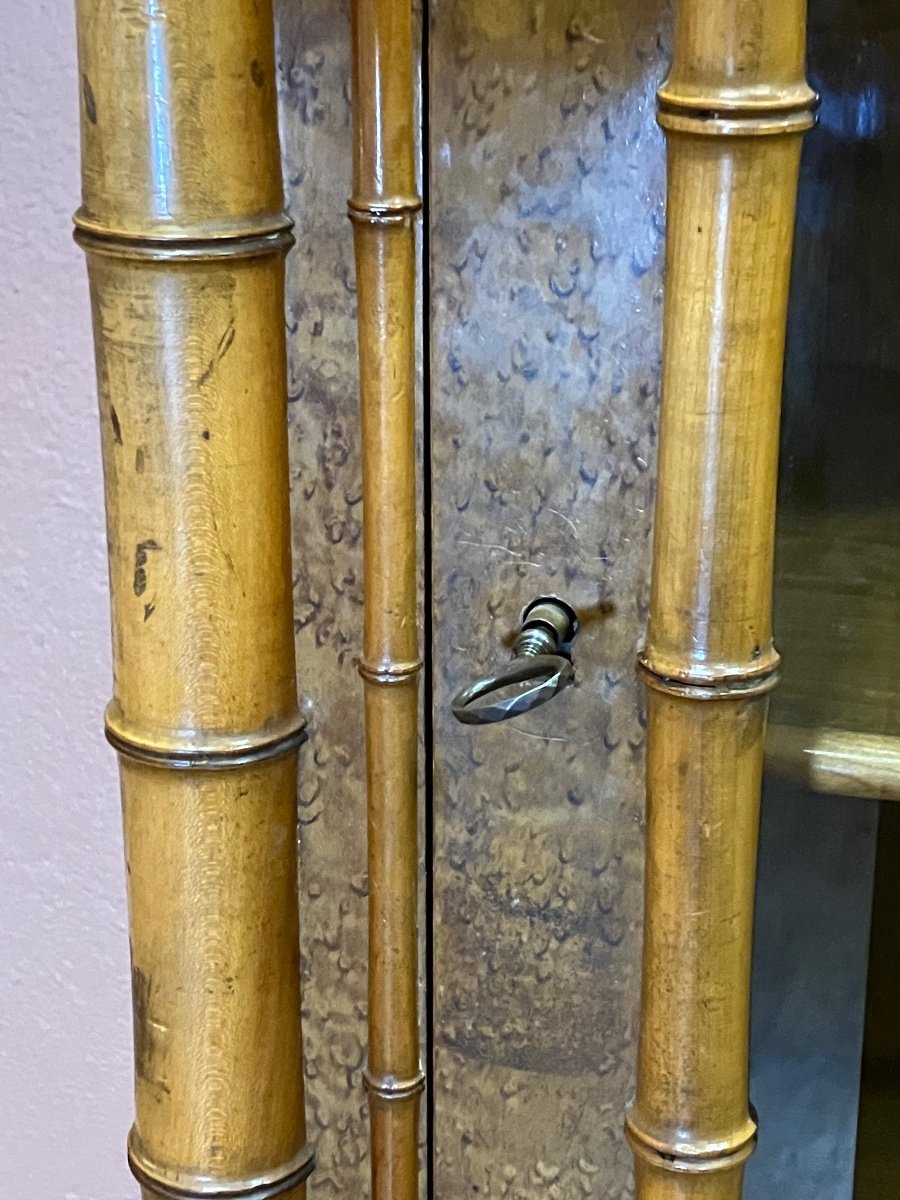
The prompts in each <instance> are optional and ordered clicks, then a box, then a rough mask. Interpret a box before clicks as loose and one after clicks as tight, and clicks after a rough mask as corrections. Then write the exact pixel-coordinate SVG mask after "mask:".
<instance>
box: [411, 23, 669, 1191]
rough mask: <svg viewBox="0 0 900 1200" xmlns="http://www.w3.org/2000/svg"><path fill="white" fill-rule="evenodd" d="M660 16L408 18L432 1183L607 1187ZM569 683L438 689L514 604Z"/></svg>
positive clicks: (629, 886)
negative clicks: (419, 333) (429, 558)
mask: <svg viewBox="0 0 900 1200" xmlns="http://www.w3.org/2000/svg"><path fill="white" fill-rule="evenodd" d="M667 37H668V14H667V9H666V8H665V6H664V5H661V4H659V3H656V2H649V3H645V4H641V5H637V4H634V3H631V2H627V0H614V2H608V0H607V2H601V3H596V2H592V3H573V2H572V0H560V2H558V3H554V4H549V3H536V2H528V3H522V2H521V0H497V2H495V3H493V4H489V5H486V4H483V3H475V2H474V0H454V2H452V3H447V2H446V0H434V2H433V3H432V5H431V43H430V79H431V84H430V88H431V95H430V108H431V146H430V156H431V212H430V222H431V270H432V345H431V371H432V426H433V427H432V464H433V471H434V503H433V530H434V561H433V588H434V670H435V739H434V742H435V766H434V771H435V774H434V781H435V783H434V828H435V846H434V864H435V865H434V872H435V875H434V896H435V920H434V955H435V965H434V977H435V995H434V1027H435V1107H436V1116H435V1168H436V1175H435V1195H436V1196H437V1197H440V1200H460V1198H462V1197H467V1196H481V1197H492V1198H496V1197H508V1198H509V1200H532V1198H533V1197H534V1196H536V1195H542V1196H546V1197H550V1198H551V1200H553V1198H558V1200H573V1198H574V1197H577V1196H592V1197H598V1196H603V1197H604V1198H605V1200H619V1198H620V1197H625V1196H628V1195H630V1194H631V1193H630V1187H631V1185H630V1175H631V1155H630V1153H629V1151H628V1149H627V1147H626V1144H625V1140H624V1136H623V1133H622V1121H623V1113H624V1108H625V1104H626V1101H627V1099H628V1097H629V1094H630V1092H631V1089H632V1086H633V1070H634V1049H635V1036H636V1031H637V1008H638V999H639V978H640V970H639V969H640V944H641V888H642V854H643V849H642V814H643V746H644V726H643V716H642V714H643V700H642V696H641V692H640V688H639V685H638V682H637V680H636V678H635V672H634V658H635V650H636V647H637V644H638V641H639V638H640V636H641V634H642V631H643V627H644V622H645V616H646V605H647V599H648V577H649V567H650V553H651V544H650V531H651V517H652V503H653V479H654V467H655V456H656V415H657V405H658V395H657V393H658V381H659V358H660V336H661V287H662V265H663V242H664V231H663V194H664V147H663V141H662V137H661V135H660V133H659V132H658V130H657V128H656V126H655V122H654V92H655V89H656V86H657V85H658V83H659V81H660V79H661V77H662V75H663V73H664V70H665V63H666V60H667V53H668V52H667V47H666V45H665V44H663V43H664V42H665V39H667ZM547 591H550V592H556V593H558V594H560V595H562V596H563V597H564V598H566V599H567V600H569V601H570V603H572V604H573V605H574V606H575V607H576V609H577V610H578V612H579V613H580V615H581V617H582V632H581V633H580V635H579V637H578V640H577V642H576V646H575V663H576V668H577V674H578V685H577V687H576V688H574V689H572V690H570V691H569V692H567V693H564V694H562V695H561V696H560V697H558V698H557V699H556V700H554V701H553V702H552V703H551V704H549V705H547V706H546V707H545V708H542V709H541V710H540V711H538V712H535V713H534V714H532V715H531V716H530V717H526V718H520V719H518V720H517V721H515V722H513V723H511V724H506V725H501V726H495V727H492V728H474V729H472V728H468V727H463V726H461V725H458V724H456V723H455V722H454V720H453V718H452V716H451V714H450V700H451V697H452V695H453V694H454V692H455V691H456V690H457V689H458V688H459V687H461V686H463V685H464V684H466V683H468V682H471V681H473V680H474V679H476V678H478V677H480V676H481V675H483V674H485V672H487V671H489V670H491V669H492V668H493V667H494V666H495V665H496V664H498V663H499V662H502V661H503V660H504V659H505V658H506V657H507V656H508V654H509V642H510V638H511V636H512V634H513V631H514V629H515V627H516V622H517V617H518V614H519V611H520V609H521V607H522V606H523V604H525V603H526V602H527V601H529V600H531V599H532V598H533V597H535V596H537V595H540V594H541V593H543V592H547Z"/></svg>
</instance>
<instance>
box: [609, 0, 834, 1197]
mask: <svg viewBox="0 0 900 1200" xmlns="http://www.w3.org/2000/svg"><path fill="white" fill-rule="evenodd" d="M804 62H805V3H804V0H738V3H736V4H735V3H726V2H725V0H680V3H679V5H678V15H677V25H676V36H675V55H674V62H673V65H672V71H671V74H670V76H669V79H668V81H667V82H666V83H665V84H664V85H663V87H662V89H661V91H660V94H659V101H660V112H659V119H660V123H661V124H662V126H663V128H664V129H665V131H666V136H667V139H668V152H669V185H668V192H669V207H668V214H669V215H668V250H667V282H666V316H665V348H664V372H663V403H662V417H661V427H660V458H659V481H658V494H657V506H656V526H655V544H654V558H653V588H652V598H651V612H650V626H649V631H648V636H647V644H646V648H645V650H644V652H643V654H642V656H641V668H642V672H643V675H644V679H645V681H646V683H647V686H648V719H649V727H648V734H647V863H646V885H645V886H646V895H645V916H644V971H643V986H642V996H641V1028H640V1041H639V1050H638V1080H637V1097H636V1100H635V1104H634V1107H633V1109H632V1111H631V1112H630V1114H629V1117H628V1133H629V1138H630V1141H631V1144H632V1146H633V1148H634V1151H635V1161H636V1182H637V1196H638V1198H639V1200H676V1198H677V1200H737V1198H738V1197H739V1196H740V1194H741V1187H742V1178H743V1164H744V1162H745V1160H746V1159H747V1157H748V1156H749V1154H750V1153H751V1152H752V1150H753V1146H754V1142H755V1136H756V1126H755V1123H754V1121H753V1119H752V1117H751V1115H750V1113H749V1111H748V1100H747V1091H748V1041H749V990H750V950H751V934H752V922H753V892H754V880H755V873H756V844H757V826H758V816H759V794H760V786H761V781H762V769H763V752H764V740H765V725H766V709H767V703H768V692H769V691H770V690H771V688H772V687H773V686H774V685H775V683H776V681H777V670H778V655H777V653H776V651H775V649H774V647H773V644H772V629H771V600H772V556H773V538H774V525H775V483H776V467H777V460H778V426H779V410H780V398H781V376H782V366H783V352H784V337H785V320H786V311H787V295H788V279H789V273H790V272H789V268H790V259H791V242H792V235H793V227H794V209H795V200H796V190H797V175H798V166H799V161H800V146H801V134H802V133H803V131H804V130H806V129H808V128H809V126H810V125H811V124H812V119H813V118H812V111H811V110H812V106H813V102H814V95H813V93H812V92H811V91H810V89H809V87H808V86H807V84H806V82H805V79H804Z"/></svg>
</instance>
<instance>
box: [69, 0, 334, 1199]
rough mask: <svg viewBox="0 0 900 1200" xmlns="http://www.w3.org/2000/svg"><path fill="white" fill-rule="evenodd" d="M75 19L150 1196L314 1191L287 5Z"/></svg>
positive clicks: (96, 6) (139, 1131)
mask: <svg viewBox="0 0 900 1200" xmlns="http://www.w3.org/2000/svg"><path fill="white" fill-rule="evenodd" d="M78 24H79V50H80V66H81V70H82V79H81V82H82V150H83V161H84V195H83V201H84V202H83V206H82V208H81V209H80V210H79V213H78V216H77V218H76V223H77V226H78V237H79V240H80V241H81V242H82V244H83V245H84V247H85V249H86V250H87V253H88V266H89V272H90V283H91V299H92V305H93V318H94V332H95V343H96V356H97V376H98V390H99V394H100V420H101V429H102V443H103V461H104V473H105V479H106V502H107V518H108V541H109V567H110V583H111V591H112V624H113V630H112V632H113V652H114V695H113V700H112V703H111V705H110V707H109V710H108V714H107V731H108V734H109V737H110V740H111V741H112V742H113V744H114V745H115V746H116V747H117V749H118V750H119V754H120V764H121V779H122V800H123V816H124V826H125V850H126V865H127V872H128V893H129V933H130V941H131V959H132V977H133V1001H134V1031H135V1066H136V1109H137V1112H136V1121H135V1125H134V1127H133V1130H132V1133H131V1137H130V1140H129V1157H130V1161H131V1165H132V1168H133V1170H134V1172H135V1174H136V1175H137V1177H138V1179H139V1181H140V1183H141V1189H142V1193H143V1195H144V1196H145V1197H146V1198H147V1200H150V1198H151V1197H158V1196H170V1195H172V1194H173V1191H174V1193H175V1194H177V1195H183V1196H185V1197H190V1196H194V1195H197V1196H200V1195H202V1196H204V1197H206V1196H209V1197H215V1196H219V1195H224V1194H233V1193H234V1192H235V1191H236V1190H240V1191H241V1194H242V1195H246V1196H247V1197H250V1198H251V1200H252V1197H254V1196H256V1195H264V1194H266V1195H267V1194H269V1193H270V1192H271V1189H272V1188H273V1187H276V1186H277V1187H278V1188H279V1190H280V1193H281V1194H283V1195H285V1196H288V1197H291V1198H292V1200H294V1198H296V1200H300V1198H301V1197H302V1196H304V1195H305V1184H303V1183H302V1179H303V1178H304V1175H305V1173H307V1167H308V1165H309V1163H310V1159H311V1154H310V1151H309V1149H308V1148H307V1146H306V1138H305V1127H304V1111H303V1063H302V1051H301V1036H300V986H299V985H300V968H299V938H298V900H297V865H296V832H297V817H296V787H297V761H296V755H297V749H298V745H299V741H300V738H301V736H302V721H301V718H300V714H299V712H298V709H297V699H296V682H295V669H294V647H293V636H292V613H291V563H290V542H289V538H290V525H289V503H288V460H287V437H286V412H285V392H286V373H285V345H284V321H283V303H284V272H283V257H284V253H285V251H286V249H287V247H288V244H289V238H288V237H287V235H286V232H285V231H286V228H287V221H286V218H285V217H284V216H283V214H282V213H281V178H280V171H279V157H278V138H277V123H276V111H275V64H274V53H273V27H272V14H271V9H270V7H269V5H267V4H265V3H261V4H256V3H254V4H250V3H242V2H240V0H229V2H228V3H226V4H215V5H214V4H207V3H190V4H189V3H186V2H184V0H154V2H153V3H151V4H149V5H144V4H141V3H112V2H109V0H82V2H81V3H80V4H79V6H78ZM238 114H239V115H238ZM229 118H230V119H229ZM237 125H239V126H240V128H241V130H242V132H243V138H242V141H241V142H240V143H238V142H237V141H235V139H234V137H233V129H232V127H233V126H237Z"/></svg>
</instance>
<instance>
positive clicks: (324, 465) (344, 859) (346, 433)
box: [276, 0, 424, 1198]
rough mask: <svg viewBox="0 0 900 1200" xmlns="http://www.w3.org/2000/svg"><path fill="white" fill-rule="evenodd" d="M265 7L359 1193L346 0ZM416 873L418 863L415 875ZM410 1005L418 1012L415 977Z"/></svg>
mask: <svg viewBox="0 0 900 1200" xmlns="http://www.w3.org/2000/svg"><path fill="white" fill-rule="evenodd" d="M276 21H277V28H278V45H279V54H278V60H279V80H280V91H279V101H280V108H281V127H282V137H283V143H284V175H285V180H286V182H287V188H288V207H289V212H290V215H291V217H292V219H293V220H294V223H295V237H296V240H297V245H296V248H295V250H294V251H293V252H292V253H291V255H290V256H289V258H288V261H287V270H288V279H287V324H288V352H289V397H290V404H289V416H290V455H291V501H292V514H293V516H292V519H293V537H294V547H295V573H294V611H295V634H296V648H297V660H298V675H299V678H300V684H301V690H302V694H303V696H304V705H303V709H304V712H305V714H306V715H307V716H308V718H309V729H310V744H309V746H308V748H307V752H306V754H305V758H304V770H303V773H302V776H301V780H300V821H301V827H302V832H303V837H302V839H301V903H302V910H303V911H302V932H301V945H302V950H303V963H304V969H303V1015H304V1044H305V1049H306V1064H307V1108H308V1113H309V1122H310V1131H311V1132H310V1136H311V1137H315V1140H316V1146H317V1166H316V1172H315V1176H314V1177H313V1179H312V1181H311V1184H310V1194H311V1196H320V1197H338V1198H342V1197H348V1196H365V1195H367V1194H368V1192H369V1187H370V1182H369V1176H370V1160H369V1121H368V1109H367V1101H366V1094H365V1088H364V1083H363V1071H364V1068H365V1065H366V1053H367V1046H368V1031H367V1007H368V1004H367V982H366V981H367V977H368V966H367V941H368V939H367V912H368V906H369V880H368V866H367V853H366V843H367V820H366V783H365V769H366V751H365V738H364V720H365V714H364V702H363V689H362V686H361V684H360V679H359V675H358V674H357V670H356V667H357V663H358V662H359V660H360V659H361V658H362V656H363V545H362V521H363V513H362V510H363V505H362V495H363V491H362V486H363V485H362V455H363V438H362V435H361V425H360V396H359V369H358V339H357V327H356V319H357V285H356V268H355V263H354V251H353V228H352V225H351V223H350V221H348V219H347V203H346V202H347V198H348V196H350V195H351V193H352V190H353V189H352V168H353V138H352V129H351V125H352V119H351V108H350V75H351V26H350V4H349V0H348V2H341V3H338V4H333V3H330V2H326V0H303V2H302V3H301V4H296V3H293V2H292V3H288V2H287V0H280V2H279V3H278V4H277V6H276ZM417 536H418V537H419V539H421V528H419V530H418V531H417ZM419 594H421V593H419ZM418 603H420V601H418ZM420 773H421V772H420ZM420 787H421V781H420ZM420 844H421V839H420ZM422 880H423V876H422V871H421V866H420V870H419V887H420V890H421V888H422ZM422 936H424V930H422V931H420V937H422ZM422 961H424V958H423V960H422ZM418 1007H419V1010H420V1013H423V1012H424V1000H423V997H422V993H421V981H420V999H419V1005H418ZM323 1014H327V1019H324V1018H323ZM423 1164H424V1158H423Z"/></svg>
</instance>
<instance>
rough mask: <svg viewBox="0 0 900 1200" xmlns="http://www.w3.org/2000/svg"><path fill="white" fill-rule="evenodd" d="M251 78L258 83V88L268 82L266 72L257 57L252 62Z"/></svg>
mask: <svg viewBox="0 0 900 1200" xmlns="http://www.w3.org/2000/svg"><path fill="white" fill-rule="evenodd" d="M250 78H251V79H252V80H253V82H254V83H255V84H256V86H257V87H258V88H261V87H262V85H263V84H264V83H265V82H266V73H265V71H264V70H263V69H262V67H261V66H260V65H259V62H258V60H257V59H255V58H254V60H253V62H252V63H251V64H250Z"/></svg>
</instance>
